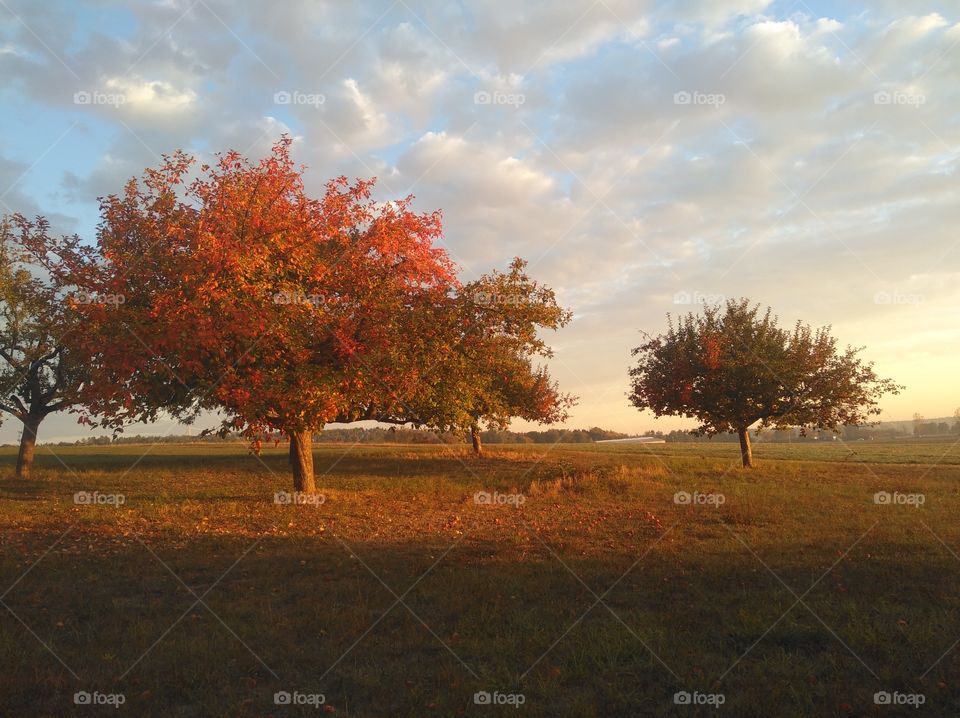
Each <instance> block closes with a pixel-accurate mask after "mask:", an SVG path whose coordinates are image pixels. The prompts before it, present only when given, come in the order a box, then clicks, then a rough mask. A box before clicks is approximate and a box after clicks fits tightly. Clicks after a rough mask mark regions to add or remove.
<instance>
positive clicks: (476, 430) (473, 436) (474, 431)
mask: <svg viewBox="0 0 960 718" xmlns="http://www.w3.org/2000/svg"><path fill="white" fill-rule="evenodd" d="M470 440H471V441H472V442H473V454H474V456H480V451H481V450H482V447H481V445H480V427H477V426H471V427H470Z"/></svg>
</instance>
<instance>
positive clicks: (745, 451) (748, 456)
mask: <svg viewBox="0 0 960 718" xmlns="http://www.w3.org/2000/svg"><path fill="white" fill-rule="evenodd" d="M737 435H738V436H739V437H740V458H741V459H742V460H743V466H744V468H746V469H749V468H751V467H752V466H753V449H751V448H750V432H749V431H747V430H746V429H745V428H744V429H737Z"/></svg>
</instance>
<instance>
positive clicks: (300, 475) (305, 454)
mask: <svg viewBox="0 0 960 718" xmlns="http://www.w3.org/2000/svg"><path fill="white" fill-rule="evenodd" d="M287 433H288V435H289V436H290V468H291V469H292V470H293V490H294V491H303V492H304V493H307V494H313V493H316V491H317V485H316V484H315V483H314V480H313V432H311V431H290V432H287Z"/></svg>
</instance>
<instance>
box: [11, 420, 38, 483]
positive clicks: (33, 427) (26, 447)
mask: <svg viewBox="0 0 960 718" xmlns="http://www.w3.org/2000/svg"><path fill="white" fill-rule="evenodd" d="M42 420H43V417H42V416H36V415H33V414H28V415H27V416H26V417H24V419H23V433H22V434H21V435H20V453H19V454H17V474H16V476H17V478H18V479H29V478H30V469H31V467H32V466H33V454H34V450H35V449H36V446H37V429H38V428H39V427H40V422H41V421H42Z"/></svg>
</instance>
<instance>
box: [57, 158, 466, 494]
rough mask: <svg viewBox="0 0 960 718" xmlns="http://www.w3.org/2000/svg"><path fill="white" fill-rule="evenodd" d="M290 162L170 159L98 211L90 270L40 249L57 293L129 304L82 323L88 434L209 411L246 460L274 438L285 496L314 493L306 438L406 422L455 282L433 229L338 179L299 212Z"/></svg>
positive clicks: (75, 254) (433, 222) (86, 259)
mask: <svg viewBox="0 0 960 718" xmlns="http://www.w3.org/2000/svg"><path fill="white" fill-rule="evenodd" d="M289 149H290V141H289V140H287V139H284V140H282V141H281V142H279V143H278V144H276V145H275V146H274V148H273V152H272V153H271V155H270V156H269V157H267V158H265V159H263V160H262V161H259V162H251V161H249V160H247V159H246V158H244V157H242V156H241V155H239V154H238V153H235V152H230V153H227V154H225V155H222V156H220V157H219V158H218V160H217V161H216V162H215V163H214V164H212V165H205V164H204V165H201V166H199V167H195V162H194V160H193V158H191V157H189V156H187V155H186V154H184V153H180V152H178V153H175V154H174V155H172V156H170V157H166V158H165V161H164V162H163V164H162V165H161V166H160V167H157V168H154V169H150V170H147V171H146V172H145V173H144V175H143V177H142V178H140V179H133V180H131V181H130V182H129V183H128V184H127V185H126V187H125V189H124V191H123V192H122V193H121V194H119V195H111V196H109V197H107V198H105V199H103V200H102V202H101V216H102V218H101V223H100V227H99V231H98V236H97V244H96V251H95V253H94V254H93V255H91V254H87V255H84V254H83V253H82V252H81V251H80V250H78V248H76V247H73V248H71V247H52V248H48V249H50V251H51V252H52V253H53V254H56V255H57V257H58V261H57V262H56V263H55V265H54V266H53V271H54V273H55V274H58V275H63V277H64V279H63V281H65V282H66V281H71V282H75V283H77V284H79V285H81V286H83V287H85V288H86V289H87V290H88V291H91V292H95V293H96V294H97V295H104V296H122V297H123V298H124V301H123V302H122V303H114V304H111V305H106V304H98V303H91V304H87V305H82V306H80V307H79V310H80V312H81V314H82V316H83V320H84V321H85V323H86V326H87V327H89V330H88V331H86V332H85V333H84V334H83V335H82V336H81V337H80V338H79V341H78V348H79V350H81V351H87V352H88V353H89V355H90V356H91V357H92V360H91V362H90V364H91V369H92V372H93V376H92V379H91V382H90V383H89V385H88V386H87V387H85V390H84V392H83V401H84V404H85V407H86V412H87V416H88V417H89V418H90V419H91V420H94V419H96V420H97V421H98V422H99V423H101V424H102V425H104V426H110V427H113V428H115V429H119V428H121V427H122V426H123V425H124V424H126V423H129V422H135V421H154V420H156V419H157V418H158V417H159V416H160V415H161V414H165V415H168V416H170V417H172V418H174V419H177V420H180V421H183V422H186V423H189V422H191V421H193V420H195V419H196V418H197V417H198V416H199V415H200V414H201V413H202V412H206V411H216V412H219V414H220V416H221V417H222V418H223V423H222V425H221V429H222V430H223V431H242V432H244V433H245V434H246V435H248V436H249V437H250V438H251V440H252V441H254V443H255V445H256V441H257V439H258V437H260V436H262V435H263V434H264V433H265V432H282V433H283V434H285V435H286V436H287V437H288V438H289V441H290V463H291V468H292V472H293V484H294V488H295V489H296V490H299V491H306V492H312V491H314V490H315V481H314V473H313V454H312V447H311V437H312V434H313V433H314V432H315V431H318V430H320V429H322V428H323V426H324V425H325V424H327V423H329V422H335V421H336V422H349V421H357V420H361V419H379V420H387V421H391V420H392V421H400V420H403V419H404V418H405V416H404V413H405V411H406V410H405V408H404V405H405V403H406V402H407V401H408V400H410V399H412V398H413V394H414V393H415V392H416V391H417V390H418V387H419V386H420V385H421V384H422V382H421V374H422V372H423V371H424V362H423V361H422V357H421V356H420V354H419V352H421V351H422V348H423V347H424V346H428V345H430V346H432V345H434V344H435V343H436V342H435V338H434V333H435V331H436V329H435V328H434V327H432V326H431V325H430V323H429V322H425V321H424V318H425V317H428V316H430V311H429V308H430V307H434V306H436V305H437V304H439V303H441V302H442V301H444V299H445V298H446V297H448V296H450V295H451V294H452V293H453V292H454V291H455V289H456V279H455V275H454V268H453V265H452V263H451V262H450V261H449V259H448V258H447V256H446V254H445V253H444V252H443V251H442V250H441V249H438V248H436V247H434V246H433V241H434V240H436V239H437V238H438V237H439V236H440V235H441V222H440V215H439V213H430V214H418V213H415V212H413V211H412V210H411V209H410V206H409V205H410V199H409V198H407V199H401V200H397V201H394V202H390V203H382V204H381V203H376V202H374V201H372V200H371V198H370V197H371V189H372V186H373V183H372V182H370V181H358V182H355V183H349V182H348V181H347V180H346V179H345V178H339V179H336V180H333V181H331V182H329V183H328V184H327V186H326V189H325V192H323V194H322V195H321V196H320V197H316V198H315V197H312V196H310V195H309V194H308V193H307V192H306V190H305V189H304V184H303V176H302V174H303V168H301V167H299V166H297V165H295V164H294V163H293V161H292V160H291V158H290V154H289ZM194 170H195V172H194ZM190 172H194V175H195V177H194V179H192V180H188V176H189V173H190ZM54 244H55V243H54Z"/></svg>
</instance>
